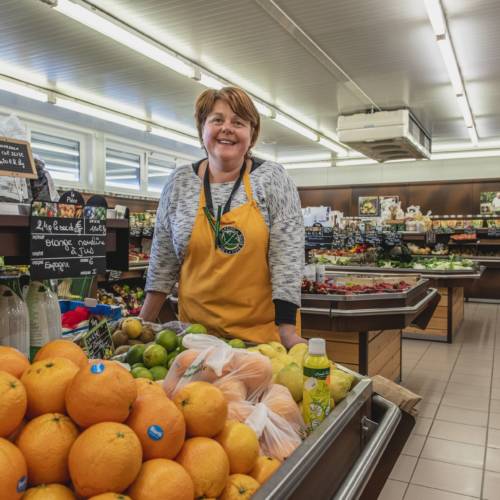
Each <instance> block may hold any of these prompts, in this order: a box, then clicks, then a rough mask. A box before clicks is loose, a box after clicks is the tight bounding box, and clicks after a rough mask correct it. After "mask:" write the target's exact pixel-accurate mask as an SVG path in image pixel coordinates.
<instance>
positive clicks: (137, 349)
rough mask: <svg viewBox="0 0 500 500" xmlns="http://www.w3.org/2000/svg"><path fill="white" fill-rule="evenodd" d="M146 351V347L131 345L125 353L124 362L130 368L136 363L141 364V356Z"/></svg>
mask: <svg viewBox="0 0 500 500" xmlns="http://www.w3.org/2000/svg"><path fill="white" fill-rule="evenodd" d="M145 350H146V346H145V345H144V344H136V345H133V346H132V347H131V348H130V349H129V350H128V352H127V357H126V358H125V360H126V361H127V363H128V364H129V365H130V366H132V365H135V364H136V363H142V355H143V354H144V351H145Z"/></svg>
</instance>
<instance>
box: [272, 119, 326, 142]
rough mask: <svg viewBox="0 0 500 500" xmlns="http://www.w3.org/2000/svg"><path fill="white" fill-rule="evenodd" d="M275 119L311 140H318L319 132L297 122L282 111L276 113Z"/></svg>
mask: <svg viewBox="0 0 500 500" xmlns="http://www.w3.org/2000/svg"><path fill="white" fill-rule="evenodd" d="M274 120H275V121H276V122H278V123H280V124H281V125H283V126H285V127H287V128H289V129H290V130H293V131H294V132H297V133H298V134H300V135H303V136H304V137H307V138H308V139H311V141H317V140H318V134H316V133H314V132H313V131H312V130H311V129H309V128H307V127H304V126H303V125H301V124H300V123H298V122H296V121H295V120H293V119H292V118H288V117H287V116H285V115H283V114H281V113H276V116H275V117H274Z"/></svg>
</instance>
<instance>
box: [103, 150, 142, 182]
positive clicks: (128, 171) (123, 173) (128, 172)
mask: <svg viewBox="0 0 500 500" xmlns="http://www.w3.org/2000/svg"><path fill="white" fill-rule="evenodd" d="M106 186H109V187H114V188H121V189H130V190H134V191H138V190H140V186H141V156H140V155H139V154H136V153H129V152H126V151H119V150H117V149H112V148H106Z"/></svg>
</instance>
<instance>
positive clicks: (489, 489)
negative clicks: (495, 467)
mask: <svg viewBox="0 0 500 500" xmlns="http://www.w3.org/2000/svg"><path fill="white" fill-rule="evenodd" d="M499 497H500V474H498V473H497V472H490V471H486V472H485V473H484V485H483V496H482V500H498V498H499Z"/></svg>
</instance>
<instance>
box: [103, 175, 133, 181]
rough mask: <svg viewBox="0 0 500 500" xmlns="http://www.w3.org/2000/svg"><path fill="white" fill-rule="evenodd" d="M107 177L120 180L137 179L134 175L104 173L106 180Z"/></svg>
mask: <svg viewBox="0 0 500 500" xmlns="http://www.w3.org/2000/svg"><path fill="white" fill-rule="evenodd" d="M107 179H120V180H125V179H137V176H136V175H110V174H107V175H106V180H107Z"/></svg>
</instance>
